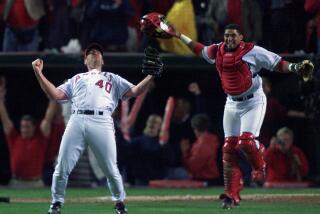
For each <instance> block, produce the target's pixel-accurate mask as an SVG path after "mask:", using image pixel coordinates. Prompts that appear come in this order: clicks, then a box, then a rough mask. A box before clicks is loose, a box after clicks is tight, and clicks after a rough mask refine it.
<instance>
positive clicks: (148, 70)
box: [142, 47, 163, 77]
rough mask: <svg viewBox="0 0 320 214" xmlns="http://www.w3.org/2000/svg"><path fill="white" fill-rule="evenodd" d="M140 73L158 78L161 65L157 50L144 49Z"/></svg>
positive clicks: (160, 72) (161, 69)
mask: <svg viewBox="0 0 320 214" xmlns="http://www.w3.org/2000/svg"><path fill="white" fill-rule="evenodd" d="M144 54H145V55H144V59H143V63H142V73H144V74H149V75H152V76H155V77H160V76H161V74H162V71H163V63H162V60H161V57H160V56H159V52H158V50H157V49H155V48H152V47H147V48H146V49H144Z"/></svg>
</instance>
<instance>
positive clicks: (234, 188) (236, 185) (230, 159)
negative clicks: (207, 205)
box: [220, 137, 242, 209]
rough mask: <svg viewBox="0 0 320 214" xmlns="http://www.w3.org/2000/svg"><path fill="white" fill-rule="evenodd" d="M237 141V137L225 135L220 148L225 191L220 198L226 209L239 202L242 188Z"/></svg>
mask: <svg viewBox="0 0 320 214" xmlns="http://www.w3.org/2000/svg"><path fill="white" fill-rule="evenodd" d="M237 143H238V137H226V138H225V143H224V145H223V150H222V151H223V157H222V159H223V179H224V188H225V193H224V194H222V195H220V199H221V200H223V204H222V207H223V208H227V209H229V208H231V207H232V206H234V205H238V204H239V202H240V190H241V189H242V184H241V176H242V175H241V171H240V166H239V152H238V150H237ZM227 202H228V203H227ZM229 202H231V203H229Z"/></svg>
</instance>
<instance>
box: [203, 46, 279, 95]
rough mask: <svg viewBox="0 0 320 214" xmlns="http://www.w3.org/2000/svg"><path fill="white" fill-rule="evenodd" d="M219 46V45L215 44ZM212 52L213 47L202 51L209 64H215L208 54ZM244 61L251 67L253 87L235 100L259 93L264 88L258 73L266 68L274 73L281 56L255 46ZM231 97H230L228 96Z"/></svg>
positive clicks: (244, 57)
mask: <svg viewBox="0 0 320 214" xmlns="http://www.w3.org/2000/svg"><path fill="white" fill-rule="evenodd" d="M214 45H217V44H214ZM210 50H211V46H207V47H204V48H203V50H202V56H203V58H204V59H205V60H206V61H207V62H209V63H210V64H214V63H215V59H211V58H210V57H209V56H210V53H208V52H209V51H210ZM242 60H243V61H244V62H246V63H247V64H248V65H249V67H250V71H251V73H252V77H253V78H252V85H251V87H250V88H249V89H248V90H247V91H245V92H244V93H242V94H240V95H239V96H232V97H234V98H237V97H243V96H246V95H249V94H253V93H254V92H255V91H257V90H258V89H259V88H260V89H261V87H262V80H261V77H260V76H259V75H258V72H259V71H260V70H261V69H262V68H264V69H267V70H269V71H274V69H275V67H276V65H277V64H278V63H279V62H280V60H281V56H279V55H278V54H275V53H273V52H270V51H268V50H266V49H264V48H262V47H259V46H254V47H253V48H252V49H251V50H250V51H249V52H248V53H246V54H245V55H244V56H243V57H242ZM228 96H230V95H228Z"/></svg>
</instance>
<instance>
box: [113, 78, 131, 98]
mask: <svg viewBox="0 0 320 214" xmlns="http://www.w3.org/2000/svg"><path fill="white" fill-rule="evenodd" d="M114 77H115V79H116V82H117V84H116V85H117V87H118V90H117V92H118V94H117V96H118V97H117V98H118V99H119V100H124V99H126V97H124V96H123V95H124V94H125V93H126V92H127V91H128V90H129V89H130V88H132V87H134V85H133V84H132V83H131V82H129V81H128V80H126V79H124V78H122V77H121V76H119V75H114Z"/></svg>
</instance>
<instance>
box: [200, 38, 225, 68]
mask: <svg viewBox="0 0 320 214" xmlns="http://www.w3.org/2000/svg"><path fill="white" fill-rule="evenodd" d="M219 44H221V43H219ZM219 44H212V45H210V46H205V47H204V48H203V49H202V52H201V55H202V57H203V58H204V59H205V60H206V61H207V62H208V63H210V64H214V63H215V61H216V60H215V57H216V55H217V51H218V46H219Z"/></svg>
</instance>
